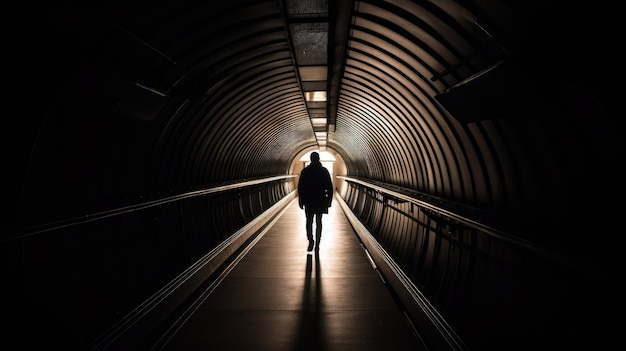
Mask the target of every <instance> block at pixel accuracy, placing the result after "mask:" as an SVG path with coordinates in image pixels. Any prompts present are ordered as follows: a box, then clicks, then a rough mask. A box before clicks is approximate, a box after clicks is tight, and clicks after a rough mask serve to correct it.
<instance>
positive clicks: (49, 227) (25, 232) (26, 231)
mask: <svg viewBox="0 0 626 351" xmlns="http://www.w3.org/2000/svg"><path fill="white" fill-rule="evenodd" d="M295 177H297V175H280V176H272V177H267V178H258V179H254V180H245V179H244V180H241V181H236V182H229V183H228V184H224V185H220V186H215V187H211V188H206V189H201V190H194V191H189V192H185V193H182V194H177V195H172V196H167V197H164V198H160V199H156V200H151V201H146V202H142V203H138V204H134V205H129V206H124V207H120V208H115V209H111V210H106V211H101V212H96V213H92V214H87V215H84V216H80V217H74V218H68V219H64V220H60V221H55V222H51V223H46V224H41V225H37V226H33V227H28V228H20V229H16V230H13V231H12V232H10V233H11V234H9V235H8V236H7V237H3V238H0V243H4V242H8V241H12V240H19V239H23V238H26V237H29V236H33V235H35V234H41V233H44V232H49V231H53V230H56V229H61V228H67V227H71V226H74V225H78V224H83V223H88V222H93V221H97V220H100V219H104V218H109V217H114V216H119V215H123V214H126V213H130V212H134V211H140V210H144V209H147V208H151V207H156V206H160V205H164V204H168V203H172V202H176V201H180V200H185V199H189V198H192V197H198V196H204V195H209V194H215V193H219V192H223V191H229V190H235V189H240V188H245V187H248V186H252V185H257V184H263V183H269V182H274V181H277V180H282V179H287V178H295Z"/></svg>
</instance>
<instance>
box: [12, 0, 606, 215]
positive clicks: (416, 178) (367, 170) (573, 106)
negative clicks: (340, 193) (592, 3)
mask: <svg viewBox="0 0 626 351" xmlns="http://www.w3.org/2000/svg"><path fill="white" fill-rule="evenodd" d="M290 3H291V2H290ZM311 3H313V4H314V3H316V1H311ZM303 4H305V5H308V4H307V2H303ZM463 5H464V6H465V7H464V6H461V2H454V1H402V0H395V1H376V0H372V1H354V2H350V1H348V2H346V1H338V2H333V1H330V2H329V6H328V8H329V12H330V15H329V21H330V23H331V24H332V23H333V22H332V21H335V20H336V21H339V15H340V14H338V12H337V9H338V8H342V9H349V13H348V16H349V17H346V18H348V20H346V21H345V23H346V24H347V28H346V31H345V40H341V41H338V39H337V38H341V34H342V32H332V31H331V37H330V40H329V41H330V42H329V45H331V46H333V49H336V48H342V47H343V48H345V50H343V51H344V52H345V56H344V57H338V56H337V55H336V53H337V52H341V50H329V52H332V53H335V54H334V55H335V56H334V60H335V61H333V62H331V63H330V64H335V65H334V66H333V69H329V71H330V72H331V73H330V75H332V76H329V78H330V79H329V82H331V83H330V84H334V83H332V82H339V85H338V89H337V90H336V92H337V93H336V96H330V97H329V98H330V99H331V106H330V107H331V109H330V110H329V111H330V113H333V111H334V110H333V107H334V105H332V103H333V101H336V103H337V106H336V115H332V116H329V120H331V121H333V122H334V124H330V125H329V130H328V133H329V136H328V148H329V149H332V150H334V151H335V152H337V153H339V154H340V156H341V158H342V159H343V160H344V161H345V163H346V169H347V173H348V175H349V176H356V177H364V178H369V179H372V180H378V181H383V182H387V183H392V184H395V185H400V186H404V187H408V188H411V189H414V190H418V191H422V192H425V193H428V194H430V195H434V196H440V197H444V198H447V199H449V200H454V201H458V202H462V203H465V204H469V205H476V206H480V207H486V208H501V207H504V208H506V207H510V208H513V209H520V208H522V209H524V210H528V211H535V212H538V213H540V212H546V213H551V212H559V211H567V207H568V206H570V205H568V203H567V200H566V199H564V197H563V196H564V195H567V194H568V193H570V192H572V191H573V190H572V188H573V187H574V186H575V184H576V183H577V182H578V181H579V180H581V179H584V178H585V177H587V176H588V175H589V173H590V171H586V172H584V174H580V175H576V176H571V175H572V174H577V173H576V172H578V171H580V170H582V169H583V168H586V167H582V166H580V165H579V162H583V163H584V162H589V161H590V160H591V161H594V162H593V165H592V166H597V165H598V164H601V163H602V160H605V159H608V157H609V156H607V155H610V154H611V151H608V153H607V150H611V148H612V146H613V144H612V141H611V139H606V138H605V139H603V141H598V140H597V139H598V138H596V137H595V136H587V135H586V134H587V130H588V127H589V126H590V125H592V124H594V125H595V126H594V127H593V129H594V130H595V135H602V134H603V133H604V132H605V127H604V125H603V123H604V118H605V116H604V115H603V113H602V112H601V108H600V107H598V106H597V105H596V101H597V98H596V97H594V96H593V95H594V93H593V92H591V91H589V90H588V89H589V88H588V87H587V86H585V84H586V82H584V81H582V79H586V78H589V77H590V76H589V75H585V74H580V75H579V76H578V77H579V78H580V79H581V81H577V80H571V81H568V82H566V83H563V84H557V86H556V90H557V91H558V92H559V94H560V95H558V96H555V95H548V94H547V89H546V88H544V87H542V86H541V85H540V84H539V83H538V82H539V81H540V78H541V75H542V74H544V73H546V69H547V68H543V67H549V69H550V70H553V71H554V70H558V69H559V67H558V65H555V63H557V62H558V61H559V59H560V58H561V57H562V56H555V57H550V56H549V54H557V53H559V50H562V51H564V50H571V49H572V48H571V47H568V46H567V43H569V41H568V42H567V43H565V44H564V43H562V42H561V43H560V46H559V47H557V48H554V49H552V50H551V51H549V52H548V58H547V59H546V58H540V55H545V52H543V53H537V54H536V55H535V56H533V55H532V54H530V52H532V51H533V50H532V44H533V43H535V42H537V46H538V47H537V50H544V49H545V48H546V47H549V45H548V44H546V43H545V42H543V41H540V40H539V39H540V38H542V37H544V36H545V33H543V32H542V30H545V29H547V28H548V27H546V26H542V25H545V23H542V22H541V21H539V22H533V21H534V20H537V19H544V21H545V18H546V17H547V16H548V15H546V16H544V13H545V11H546V10H550V9H546V8H543V7H542V6H541V5H538V4H535V6H523V4H521V3H520V4H510V2H506V3H505V2H502V3H500V2H495V3H493V2H488V3H487V2H485V3H483V2H482V1H470V2H465V3H463ZM286 6H287V2H286V1H285V2H283V1H281V0H272V1H242V0H237V1H233V0H231V1H225V2H217V3H216V2H206V1H185V0H178V1H157V2H152V1H119V2H110V1H106V2H105V1H102V2H90V4H89V5H85V4H83V5H76V6H70V5H66V6H64V5H62V4H59V3H55V5H54V7H51V8H50V9H45V8H43V7H42V8H40V9H38V10H37V13H36V14H33V13H31V14H30V16H31V23H34V26H35V27H36V28H38V30H36V31H35V32H32V33H36V34H32V33H31V34H29V35H30V36H32V37H29V38H28V40H30V42H31V43H33V45H32V46H31V49H25V51H24V52H22V53H20V55H23V56H36V54H37V50H35V49H32V47H41V46H43V45H48V46H50V45H54V48H55V49H54V50H53V55H50V56H49V57H48V58H47V59H46V60H45V61H43V62H41V63H40V64H39V65H37V66H36V67H31V68H30V69H29V70H28V73H27V74H32V75H33V77H28V78H33V79H35V78H36V79H38V81H41V82H42V83H41V86H42V88H44V89H45V88H47V91H48V94H47V95H46V96H43V97H41V98H40V99H42V100H41V101H42V102H43V103H42V104H40V105H38V106H32V107H26V109H28V110H29V113H30V114H31V115H33V118H31V119H29V122H28V123H26V122H23V125H22V127H23V129H27V128H30V130H29V131H28V132H26V133H24V137H23V138H22V141H20V142H21V143H22V144H21V145H22V146H23V150H22V151H21V155H24V159H28V161H27V162H26V163H27V164H26V166H25V167H24V169H25V171H24V173H25V176H24V178H23V179H22V178H20V179H16V182H19V183H21V184H24V187H23V189H22V193H21V195H20V197H21V201H22V202H21V203H22V206H23V207H24V208H27V209H28V211H29V212H34V213H37V212H41V213H44V212H46V213H48V212H47V211H49V208H50V206H53V207H54V208H55V209H56V210H57V211H59V214H58V215H59V216H60V213H64V212H70V213H71V212H79V213H80V212H84V211H91V210H95V209H100V208H103V207H104V208H108V207H110V206H113V205H115V204H116V203H121V202H124V201H132V200H133V199H138V198H149V197H155V196H159V195H162V194H168V193H176V192H181V191H186V190H189V189H194V188H201V187H205V186H209V185H211V184H216V183H220V182H228V181H234V180H238V179H247V178H254V177H262V176H268V175H275V174H285V173H286V172H288V170H289V168H290V164H291V162H292V161H293V159H294V158H295V157H296V156H297V155H299V154H301V153H302V152H303V151H304V150H307V149H310V148H313V147H315V146H316V138H315V135H314V131H313V128H312V125H311V121H310V119H309V111H307V105H306V103H305V100H304V96H303V92H302V91H301V84H300V83H301V82H300V81H299V76H298V73H297V69H296V63H295V61H294V60H295V58H294V57H295V54H294V52H293V42H292V41H291V39H292V38H291V36H290V35H291V34H290V33H289V25H288V21H287V10H286ZM470 10H471V11H470ZM516 11H517V12H516ZM344 20H345V18H344ZM568 23H569V22H567V23H565V24H563V25H567V24H568ZM331 28H334V27H332V26H331ZM337 28H339V29H340V28H342V27H339V26H338V27H337ZM487 28H489V29H487ZM339 29H337V30H339ZM538 33H539V34H538ZM29 50H31V51H29ZM564 55H566V54H564ZM570 58H571V57H570ZM585 58H586V57H585ZM18 59H19V58H18ZM579 59H581V60H582V59H583V58H581V57H579ZM501 61H503V62H506V66H501V67H505V68H506V69H508V71H506V70H505V71H504V73H501V72H502V71H497V72H500V73H498V74H504V80H505V81H507V82H510V81H513V82H514V83H513V84H512V85H514V87H513V88H514V89H513V90H512V91H514V92H516V93H518V92H520V91H521V92H522V93H523V94H525V98H527V99H526V100H525V102H524V106H521V107H520V106H517V105H515V102H516V101H517V100H515V101H514V103H513V105H511V106H504V107H502V108H500V107H498V106H496V109H495V111H496V115H495V117H494V115H485V116H481V115H480V112H476V111H479V110H476V109H474V110H471V109H469V108H468V109H467V110H468V111H467V114H468V115H470V119H471V120H470V121H464V120H463V118H460V116H458V115H454V114H453V113H450V111H449V109H448V108H450V109H453V108H452V107H451V105H448V106H447V107H444V106H443V105H442V104H441V103H440V102H439V101H438V99H437V96H438V94H440V93H443V92H445V91H446V89H450V88H452V89H450V91H453V89H454V87H455V84H457V83H459V82H461V81H463V80H464V79H467V78H469V77H471V76H472V75H475V74H478V73H479V72H481V71H483V70H485V69H487V68H490V67H495V66H496V65H497V63H499V62H501ZM337 63H339V64H340V66H337V65H336V64H337ZM539 63H541V64H539ZM337 67H341V69H340V70H337V69H336V68H337ZM537 67H542V69H537ZM494 71H496V70H494ZM507 72H508V73H507ZM530 73H532V74H530ZM562 75H564V73H559V72H557V73H556V74H555V75H553V77H556V76H562ZM337 78H338V79H339V80H337ZM592 78H593V77H592ZM333 79H334V80H333ZM555 79H556V78H555ZM24 81H28V79H24ZM498 82H499V81H498ZM488 83H489V82H488ZM505 85H506V84H505ZM552 85H553V87H552V91H554V90H555V84H554V82H553V84H552ZM529 86H532V88H529ZM330 88H331V89H330V90H329V91H330V93H331V94H333V91H334V90H333V87H330ZM496 88H497V89H500V88H502V90H505V91H509V90H510V89H511V87H509V86H502V87H500V86H497V87H496ZM456 91H459V89H457V90H456ZM469 96H470V98H472V99H473V98H474V96H473V95H472V94H471V93H470V94H469ZM482 98H483V97H481V96H476V99H479V100H480V99H482ZM333 99H336V100H333ZM547 100H551V101H549V102H548V101H547ZM581 107H582V108H583V109H584V111H585V112H584V113H581V112H580V111H581ZM461 108H463V106H461ZM27 124H28V125H27ZM607 129H609V128H607ZM35 135H37V137H35ZM599 138H603V137H599ZM31 142H32V143H31ZM587 143H589V144H591V146H587V145H586V144H587ZM583 149H586V150H587V151H586V152H585V153H584V154H585V156H586V157H585V160H583V161H581V160H580V159H579V158H578V157H579V156H580V153H579V152H580V151H581V150H583ZM574 155H576V156H574ZM597 155H601V156H600V160H599V159H598V158H597V157H596V156H597ZM547 190H549V191H547ZM59 199H61V200H62V201H59ZM59 202H61V204H59ZM48 215H49V216H50V217H54V216H53V215H50V214H49V213H48Z"/></svg>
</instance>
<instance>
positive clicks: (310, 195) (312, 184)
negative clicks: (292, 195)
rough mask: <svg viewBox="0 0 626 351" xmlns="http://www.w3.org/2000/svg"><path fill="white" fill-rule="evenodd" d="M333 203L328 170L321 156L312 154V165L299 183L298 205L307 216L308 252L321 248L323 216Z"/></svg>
mask: <svg viewBox="0 0 626 351" xmlns="http://www.w3.org/2000/svg"><path fill="white" fill-rule="evenodd" d="M332 201H333V182H332V180H331V179H330V173H329V172H328V169H326V168H325V167H324V166H322V163H321V162H320V154H319V153H317V152H315V151H314V152H312V153H311V164H309V165H308V166H306V167H305V168H304V169H303V170H302V173H300V180H299V182H298V204H299V206H300V208H301V209H304V213H305V214H306V236H307V238H308V239H309V247H308V249H307V250H308V251H311V250H313V245H315V249H316V250H318V249H319V247H320V239H321V238H322V214H324V213H328V208H329V207H330V206H331V205H332ZM313 218H315V241H314V240H313Z"/></svg>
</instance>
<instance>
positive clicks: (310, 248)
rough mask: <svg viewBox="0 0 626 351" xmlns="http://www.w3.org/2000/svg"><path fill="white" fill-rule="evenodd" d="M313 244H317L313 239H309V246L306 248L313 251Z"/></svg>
mask: <svg viewBox="0 0 626 351" xmlns="http://www.w3.org/2000/svg"><path fill="white" fill-rule="evenodd" d="M313 244H315V242H314V241H313V239H309V247H308V248H307V249H306V250H307V251H312V250H313Z"/></svg>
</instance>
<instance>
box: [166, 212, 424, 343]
mask: <svg viewBox="0 0 626 351" xmlns="http://www.w3.org/2000/svg"><path fill="white" fill-rule="evenodd" d="M304 221H305V217H304V211H303V210H300V208H299V207H298V205H297V200H295V201H292V203H291V204H290V205H289V206H288V207H287V208H286V209H285V211H284V212H283V213H282V214H281V215H280V217H279V218H278V219H277V220H276V222H275V223H274V224H273V225H272V226H271V227H270V228H269V230H268V231H267V232H265V234H264V235H263V236H262V237H261V238H260V240H259V241H258V242H257V243H256V245H254V246H253V247H252V248H251V249H250V250H249V251H248V252H247V254H246V255H245V256H244V257H243V258H242V259H241V260H240V261H239V262H238V263H237V264H236V265H235V266H234V267H232V269H231V270H230V271H229V272H228V273H227V274H226V275H225V276H224V277H223V279H220V281H219V283H216V284H214V285H213V286H212V287H211V288H209V289H207V294H206V296H204V297H203V299H202V300H201V301H198V302H197V305H196V306H197V309H196V310H195V311H194V312H193V314H191V315H190V317H189V318H188V319H187V320H186V321H185V322H184V323H182V322H181V323H180V325H179V326H178V327H176V328H175V329H177V330H176V331H175V332H171V333H170V335H169V336H168V338H169V340H168V341H167V342H166V343H164V345H160V346H159V347H158V348H159V349H162V350H177V351H179V350H188V351H191V350H238V351H239V350H255V351H260V350H272V351H281V350H290V351H293V350H325V351H337V350H359V351H368V350H425V349H426V348H425V347H424V346H423V345H422V344H421V343H420V342H419V340H418V339H417V338H416V337H415V335H414V333H413V332H412V330H411V328H410V327H409V325H408V323H407V322H406V320H405V318H404V316H403V313H402V312H401V310H400V309H399V307H398V306H397V305H396V303H395V301H394V299H393V297H392V295H391V294H390V292H389V291H388V289H387V287H386V286H385V285H384V283H383V281H382V279H381V278H380V277H379V276H378V273H377V272H376V270H374V269H373V267H372V265H371V264H370V262H369V260H368V258H367V255H366V254H365V252H364V251H363V249H362V247H361V245H360V243H359V239H358V237H357V235H356V233H355V232H354V230H353V229H352V227H351V226H350V223H349V222H348V220H347V218H346V217H345V215H344V213H343V212H342V210H341V207H340V206H339V205H337V204H335V205H333V207H331V209H330V211H329V214H327V215H324V219H323V233H322V239H321V241H320V248H319V250H318V251H315V250H314V251H313V252H308V251H307V246H308V241H307V239H306V234H305V223H304ZM162 344H163V342H162Z"/></svg>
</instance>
